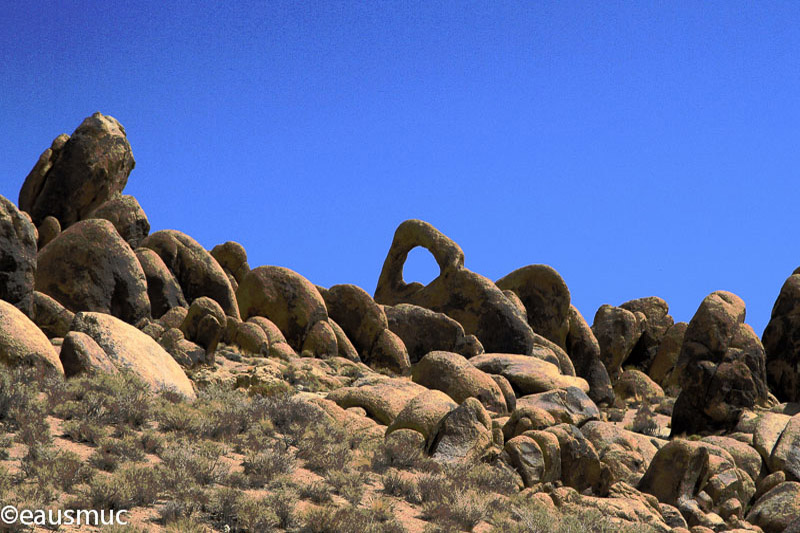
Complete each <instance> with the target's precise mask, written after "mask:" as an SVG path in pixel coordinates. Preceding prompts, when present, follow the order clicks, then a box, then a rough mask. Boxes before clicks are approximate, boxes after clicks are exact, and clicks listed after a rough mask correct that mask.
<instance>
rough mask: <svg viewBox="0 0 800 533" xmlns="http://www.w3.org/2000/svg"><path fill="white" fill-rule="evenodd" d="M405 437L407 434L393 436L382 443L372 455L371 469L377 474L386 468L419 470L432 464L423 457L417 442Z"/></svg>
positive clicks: (423, 453)
mask: <svg viewBox="0 0 800 533" xmlns="http://www.w3.org/2000/svg"><path fill="white" fill-rule="evenodd" d="M406 437H408V435H407V434H393V438H391V439H389V440H384V441H382V442H381V443H380V444H379V445H378V447H377V448H376V449H375V451H374V453H373V455H372V459H371V466H372V469H373V470H375V471H377V472H383V471H384V470H386V469H387V468H401V469H410V468H417V469H421V468H423V465H427V464H428V463H429V462H432V461H429V460H427V458H426V457H425V452H424V451H423V450H422V448H421V447H420V446H419V441H416V440H414V439H412V438H406ZM433 468H436V467H435V466H433Z"/></svg>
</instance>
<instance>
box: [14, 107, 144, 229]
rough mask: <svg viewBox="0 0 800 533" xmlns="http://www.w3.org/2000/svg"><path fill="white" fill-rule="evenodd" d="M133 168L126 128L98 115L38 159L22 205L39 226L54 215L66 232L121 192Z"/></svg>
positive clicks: (24, 189) (24, 188) (21, 197)
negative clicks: (49, 216)
mask: <svg viewBox="0 0 800 533" xmlns="http://www.w3.org/2000/svg"><path fill="white" fill-rule="evenodd" d="M135 164H136V162H135V161H134V159H133V154H132V152H131V146H130V144H129V143H128V139H127V136H126V135H125V128H123V127H122V125H121V124H120V123H119V122H117V120H116V119H115V118H113V117H110V116H106V115H101V114H100V113H95V114H93V115H92V116H90V117H88V118H86V119H85V120H84V121H83V122H82V123H81V125H80V126H78V128H77V129H76V130H75V131H74V132H73V133H72V136H67V135H63V134H62V135H59V136H58V137H57V138H56V139H55V140H54V141H53V144H52V146H51V147H50V148H48V149H47V150H45V151H44V153H43V154H42V155H41V156H40V157H39V161H38V162H37V163H36V165H35V166H34V167H33V170H31V172H30V173H29V174H28V177H27V178H25V183H24V184H23V186H22V190H20V193H19V207H20V209H22V210H24V211H27V212H28V213H30V215H31V217H32V218H33V222H34V223H35V224H36V225H38V224H40V223H41V222H42V220H44V218H45V217H47V216H48V215H52V216H54V217H55V218H57V219H58V220H59V222H60V223H61V226H62V227H63V228H68V227H69V226H71V225H72V224H74V223H75V222H77V221H79V220H82V219H84V218H86V216H87V215H88V214H89V213H91V211H92V210H94V209H95V208H97V207H99V206H100V205H102V204H103V203H104V202H105V201H106V200H108V199H109V198H111V197H112V196H113V195H114V194H115V193H121V192H122V190H123V189H124V188H125V185H126V184H127V183H128V175H129V174H130V172H131V170H133V167H134V165H135Z"/></svg>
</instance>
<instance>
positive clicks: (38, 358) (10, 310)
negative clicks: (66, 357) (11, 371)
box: [0, 300, 64, 375]
mask: <svg viewBox="0 0 800 533" xmlns="http://www.w3.org/2000/svg"><path fill="white" fill-rule="evenodd" d="M0 363H2V364H4V365H5V366H7V367H17V366H34V367H37V368H41V369H43V370H45V371H48V372H56V373H59V374H62V375H63V374H64V368H63V366H62V365H61V361H60V360H59V358H58V354H57V353H56V351H55V349H54V348H53V345H52V344H50V341H49V340H47V337H46V336H45V334H44V333H42V331H41V330H40V329H39V328H38V327H36V324H34V323H33V322H32V321H31V319H29V318H28V317H27V316H25V314H24V313H23V312H22V311H20V310H19V309H17V308H16V307H15V306H13V305H11V304H10V303H8V302H6V301H4V300H0Z"/></svg>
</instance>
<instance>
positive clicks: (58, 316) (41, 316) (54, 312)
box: [33, 291, 75, 338]
mask: <svg viewBox="0 0 800 533" xmlns="http://www.w3.org/2000/svg"><path fill="white" fill-rule="evenodd" d="M74 319H75V313H73V312H72V311H70V310H69V309H66V308H65V307H64V306H63V305H61V304H60V303H58V302H57V301H55V300H54V299H52V298H51V297H49V296H48V295H46V294H43V293H41V292H38V291H34V293H33V322H34V323H35V324H36V325H37V326H39V328H40V329H41V330H42V331H43V332H44V333H45V335H47V336H48V337H49V338H53V337H63V336H64V335H66V334H67V332H68V331H69V328H70V326H71V325H72V321H73V320H74Z"/></svg>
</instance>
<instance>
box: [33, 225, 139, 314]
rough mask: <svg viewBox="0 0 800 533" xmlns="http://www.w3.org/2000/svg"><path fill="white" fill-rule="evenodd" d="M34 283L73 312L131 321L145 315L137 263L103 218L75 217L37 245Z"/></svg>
mask: <svg viewBox="0 0 800 533" xmlns="http://www.w3.org/2000/svg"><path fill="white" fill-rule="evenodd" d="M35 287H36V290H37V291H39V292H42V293H44V294H47V295H48V296H51V297H52V298H53V299H55V300H56V301H57V302H59V303H60V304H62V305H63V306H64V307H66V308H67V309H69V310H70V311H73V312H75V313H77V312H79V311H93V312H100V313H106V314H111V315H114V316H115V317H118V318H121V319H122V320H124V321H126V322H128V323H131V324H135V323H136V322H138V321H139V320H140V319H142V318H145V317H149V316H150V300H149V299H148V296H147V281H146V278H145V275H144V272H143V271H142V267H141V266H140V264H139V261H138V260H137V259H136V255H135V254H134V253H133V250H131V247H130V246H128V244H127V243H126V242H125V241H124V240H122V237H120V236H119V233H117V230H116V229H114V226H113V225H112V224H111V223H110V222H108V221H107V220H100V219H92V220H83V221H81V222H77V223H75V224H73V225H72V226H70V227H69V228H67V229H66V230H64V231H63V232H61V234H60V235H59V236H58V237H56V238H55V239H54V240H53V241H52V242H50V244H48V245H47V246H45V247H44V248H43V249H42V250H40V251H39V256H38V268H37V271H36V284H35Z"/></svg>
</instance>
